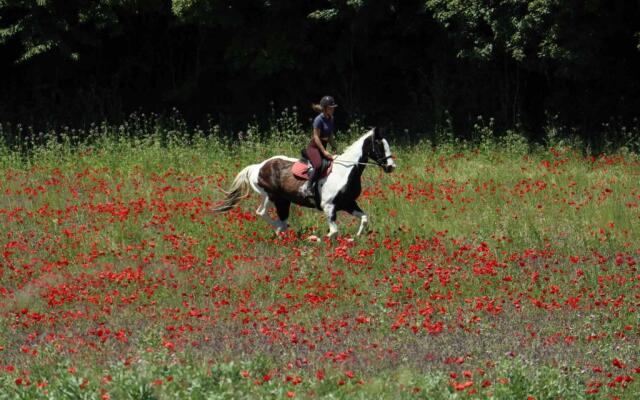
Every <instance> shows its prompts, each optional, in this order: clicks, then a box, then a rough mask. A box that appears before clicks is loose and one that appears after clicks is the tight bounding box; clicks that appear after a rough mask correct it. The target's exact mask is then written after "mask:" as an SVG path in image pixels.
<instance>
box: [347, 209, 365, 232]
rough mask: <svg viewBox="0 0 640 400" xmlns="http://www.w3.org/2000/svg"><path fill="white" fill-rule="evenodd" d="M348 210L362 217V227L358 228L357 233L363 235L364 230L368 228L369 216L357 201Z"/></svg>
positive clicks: (355, 215) (357, 216) (356, 216)
mask: <svg viewBox="0 0 640 400" xmlns="http://www.w3.org/2000/svg"><path fill="white" fill-rule="evenodd" d="M346 211H347V212H348V213H349V214H351V215H353V216H354V217H355V218H360V228H358V233H357V234H356V235H357V236H360V235H362V232H364V230H365V229H366V228H367V225H369V217H367V214H365V213H364V211H362V209H361V208H360V207H359V206H358V203H356V202H355V201H354V202H353V204H352V205H351V206H350V207H349V208H348V209H347V210H346Z"/></svg>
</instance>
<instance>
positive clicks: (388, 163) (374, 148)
mask: <svg viewBox="0 0 640 400" xmlns="http://www.w3.org/2000/svg"><path fill="white" fill-rule="evenodd" d="M367 142H370V143H367ZM369 146H370V147H369ZM365 147H368V148H365V149H363V150H365V151H366V152H368V157H369V158H370V159H372V160H373V161H374V162H375V163H376V164H378V165H379V166H380V167H382V169H384V172H391V171H393V170H394V169H395V168H396V163H395V161H394V160H393V155H392V154H391V147H389V142H388V141H387V139H385V138H384V134H383V132H382V130H381V129H380V128H373V135H371V138H370V140H368V141H366V142H365Z"/></svg>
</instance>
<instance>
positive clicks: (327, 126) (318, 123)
mask: <svg viewBox="0 0 640 400" xmlns="http://www.w3.org/2000/svg"><path fill="white" fill-rule="evenodd" d="M313 129H319V130H320V140H322V141H323V142H326V141H327V140H329V137H331V135H333V118H328V117H325V115H324V113H321V114H319V115H318V116H317V117H316V118H315V119H314V120H313Z"/></svg>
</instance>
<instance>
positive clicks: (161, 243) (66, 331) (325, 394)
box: [0, 115, 640, 400]
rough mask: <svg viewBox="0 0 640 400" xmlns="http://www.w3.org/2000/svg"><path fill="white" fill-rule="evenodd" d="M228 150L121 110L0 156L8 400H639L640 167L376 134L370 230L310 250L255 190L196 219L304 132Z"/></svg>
mask: <svg viewBox="0 0 640 400" xmlns="http://www.w3.org/2000/svg"><path fill="white" fill-rule="evenodd" d="M4 129H5V130H6V129H7V127H6V126H5V127H4ZM13 129H15V127H13ZM0 130H1V129H0ZM27 133H28V134H27ZM362 133H364V130H363V129H362V128H360V127H356V126H354V127H352V129H350V130H349V132H344V133H343V135H341V136H340V137H339V139H338V140H339V142H340V143H341V144H342V145H346V144H347V143H348V142H349V141H350V140H352V139H353V138H355V137H357V136H358V135H359V134H362ZM239 136H240V138H238V137H236V138H233V139H224V138H223V137H222V136H221V135H220V134H219V132H217V131H215V128H211V131H203V130H201V129H199V128H194V129H190V128H187V127H186V125H185V124H183V123H182V122H180V121H179V120H177V119H176V120H172V121H169V123H163V124H161V123H159V122H158V120H157V119H154V118H152V117H144V116H134V117H132V118H131V119H130V120H129V121H127V122H126V123H124V124H122V125H120V126H111V125H108V124H97V125H92V126H90V127H87V128H85V129H84V130H82V131H76V130H73V129H70V128H65V129H62V130H60V131H58V132H56V133H55V134H53V133H49V134H46V135H38V134H33V133H29V132H25V134H24V137H28V138H29V140H28V141H30V143H26V144H24V143H22V144H19V145H14V144H11V143H8V142H7V143H5V144H3V145H0V177H1V178H0V190H1V191H2V196H1V197H0V220H1V221H2V228H3V229H2V232H1V237H0V248H1V249H2V256H1V259H0V398H2V399H4V398H6V399H15V398H29V399H30V398H42V399H45V398H52V399H53V398H55V399H63V398H68V399H78V398H81V399H85V398H86V399H94V398H95V399H109V398H111V399H165V398H190V399H191V398H193V399H205V398H206V399H218V398H220V399H242V398H278V399H280V398H331V399H335V398H344V399H347V398H348V399H351V398H366V399H369V398H389V399H398V398H416V399H461V398H464V399H466V398H495V399H538V400H539V399H591V398H594V399H595V398H621V399H632V398H637V396H638V393H639V392H640V383H638V381H639V380H640V353H639V352H638V348H639V345H640V318H639V315H640V313H639V311H638V307H640V272H639V271H638V261H639V260H640V246H639V241H638V238H640V224H639V222H640V208H639V206H640V185H639V178H640V158H639V157H638V155H637V154H635V153H633V152H631V151H625V150H624V149H622V150H619V151H616V152H611V153H610V154H600V155H596V156H593V155H588V154H587V153H585V152H584V151H583V149H582V148H580V146H578V145H576V144H574V143H571V142H566V141H562V140H559V139H557V140H550V141H549V143H547V144H546V145H544V146H543V145H530V144H528V143H527V142H526V141H524V140H523V139H521V138H520V137H519V136H517V135H515V134H511V135H508V136H505V137H504V138H502V139H491V138H488V137H484V138H483V139H482V140H479V141H476V142H469V143H464V142H459V141H456V140H453V139H451V138H449V139H448V140H441V141H439V142H438V143H432V142H429V141H419V142H418V141H414V142H412V143H411V144H407V143H402V142H401V141H397V142H394V141H393V140H391V146H392V151H393V153H394V155H395V157H396V163H397V165H398V169H397V170H396V171H395V172H394V173H392V174H384V173H383V172H382V171H380V170H378V169H376V168H373V167H368V168H367V170H366V171H365V173H364V175H363V179H364V180H363V186H364V192H363V194H362V196H361V198H360V201H359V203H360V205H361V207H362V208H363V209H364V210H365V211H366V212H367V213H368V215H369V217H370V221H371V225H370V228H369V232H367V234H366V235H364V236H362V237H358V238H355V237H354V235H355V232H356V230H357V227H358V221H356V220H355V219H353V218H351V217H350V216H349V215H346V214H340V215H339V216H338V224H339V225H340V235H339V236H338V238H337V239H336V240H334V241H328V240H320V241H318V242H313V241H310V240H308V239H309V237H311V236H314V235H315V236H320V237H322V236H323V235H324V234H325V233H326V231H327V225H326V221H325V219H324V217H323V215H322V214H320V213H318V212H317V211H314V210H310V209H301V208H297V207H294V208H293V209H292V214H291V218H290V221H289V222H290V225H291V229H290V230H289V231H287V232H286V233H284V234H281V235H276V234H275V233H274V232H273V230H272V229H271V228H270V227H269V226H268V225H267V224H266V223H264V221H262V220H261V219H259V218H256V215H255V212H254V210H255V208H256V207H257V206H258V204H257V201H258V198H257V197H256V196H255V195H253V196H252V197H250V198H248V199H246V200H245V201H244V202H243V203H241V204H240V205H239V206H238V207H237V208H235V209H233V210H232V211H231V212H229V213H228V214H223V215H215V214H213V213H212V212H210V209H211V208H212V207H214V206H215V205H216V203H217V202H218V201H219V200H220V199H222V197H223V193H222V192H221V189H224V188H226V187H227V185H228V184H229V183H230V181H231V180H232V179H233V177H234V176H235V174H236V173H237V172H238V171H239V170H240V169H241V168H242V167H243V166H245V165H247V164H251V163H256V162H258V161H261V160H263V159H265V158H267V157H269V156H271V155H275V154H287V155H292V156H295V155H297V154H299V149H300V148H301V147H302V144H303V143H304V142H305V141H306V137H307V134H306V133H304V132H303V131H301V130H300V127H299V125H298V124H297V122H296V121H295V120H291V119H290V118H286V115H285V116H284V117H283V118H280V119H278V120H277V121H274V123H273V124H272V126H271V127H270V128H269V129H268V130H267V131H264V132H263V131H260V129H259V128H258V127H257V126H250V127H249V129H248V130H247V131H246V132H243V133H242V134H241V135H239ZM343 148H344V146H343Z"/></svg>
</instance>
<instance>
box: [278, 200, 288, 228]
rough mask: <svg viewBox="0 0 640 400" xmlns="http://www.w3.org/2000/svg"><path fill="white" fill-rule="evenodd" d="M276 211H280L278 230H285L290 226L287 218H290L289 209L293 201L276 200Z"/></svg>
mask: <svg viewBox="0 0 640 400" xmlns="http://www.w3.org/2000/svg"><path fill="white" fill-rule="evenodd" d="M275 205H276V211H277V212H278V219H279V221H277V222H276V224H277V232H278V233H280V232H284V231H286V230H287V229H288V228H289V224H288V223H287V220H288V219H289V209H290V207H291V202H290V201H289V200H282V199H279V200H275Z"/></svg>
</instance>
